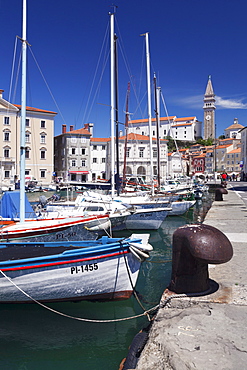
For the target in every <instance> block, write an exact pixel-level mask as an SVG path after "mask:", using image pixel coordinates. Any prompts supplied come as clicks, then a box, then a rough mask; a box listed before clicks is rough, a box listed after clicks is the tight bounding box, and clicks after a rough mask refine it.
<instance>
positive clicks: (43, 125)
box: [40, 120, 45, 128]
mask: <svg viewBox="0 0 247 370" xmlns="http://www.w3.org/2000/svg"><path fill="white" fill-rule="evenodd" d="M40 127H41V128H45V121H43V120H42V121H40Z"/></svg>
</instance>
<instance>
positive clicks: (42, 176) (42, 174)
mask: <svg viewBox="0 0 247 370" xmlns="http://www.w3.org/2000/svg"><path fill="white" fill-rule="evenodd" d="M45 173H46V171H45V170H40V177H41V178H42V179H43V178H45Z"/></svg>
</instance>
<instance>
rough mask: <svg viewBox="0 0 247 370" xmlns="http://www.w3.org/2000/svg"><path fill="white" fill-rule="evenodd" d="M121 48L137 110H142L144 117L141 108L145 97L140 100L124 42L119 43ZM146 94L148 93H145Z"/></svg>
mask: <svg viewBox="0 0 247 370" xmlns="http://www.w3.org/2000/svg"><path fill="white" fill-rule="evenodd" d="M119 48H120V51H121V55H122V58H123V61H124V64H125V67H126V70H127V73H128V76H129V80H130V82H131V87H132V88H133V92H134V96H135V98H136V101H137V108H136V111H137V110H138V109H140V112H141V116H142V117H143V111H142V108H141V102H142V100H143V99H144V97H143V98H142V100H141V102H140V99H139V96H138V94H137V91H136V87H135V83H134V81H133V74H132V73H131V70H130V67H129V63H128V61H127V58H126V57H125V52H124V49H123V47H122V44H121V43H119ZM145 95H146V94H145ZM145 95H144V96H145Z"/></svg>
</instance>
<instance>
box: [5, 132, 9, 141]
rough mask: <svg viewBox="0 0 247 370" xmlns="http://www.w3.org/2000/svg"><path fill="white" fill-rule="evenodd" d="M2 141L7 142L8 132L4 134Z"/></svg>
mask: <svg viewBox="0 0 247 370" xmlns="http://www.w3.org/2000/svg"><path fill="white" fill-rule="evenodd" d="M4 141H9V132H4Z"/></svg>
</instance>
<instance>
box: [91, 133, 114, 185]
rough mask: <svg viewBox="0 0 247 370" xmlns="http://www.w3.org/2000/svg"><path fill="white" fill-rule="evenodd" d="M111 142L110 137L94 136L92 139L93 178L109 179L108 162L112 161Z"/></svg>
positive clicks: (95, 179)
mask: <svg viewBox="0 0 247 370" xmlns="http://www.w3.org/2000/svg"><path fill="white" fill-rule="evenodd" d="M110 142H111V139H110V138H94V137H92V138H91V139H90V151H91V168H90V172H91V180H92V181H97V180H100V179H102V180H106V179H109V177H107V175H106V171H107V170H106V164H107V163H108V161H110V160H111V159H110V155H109V149H110V145H109V143H110Z"/></svg>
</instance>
